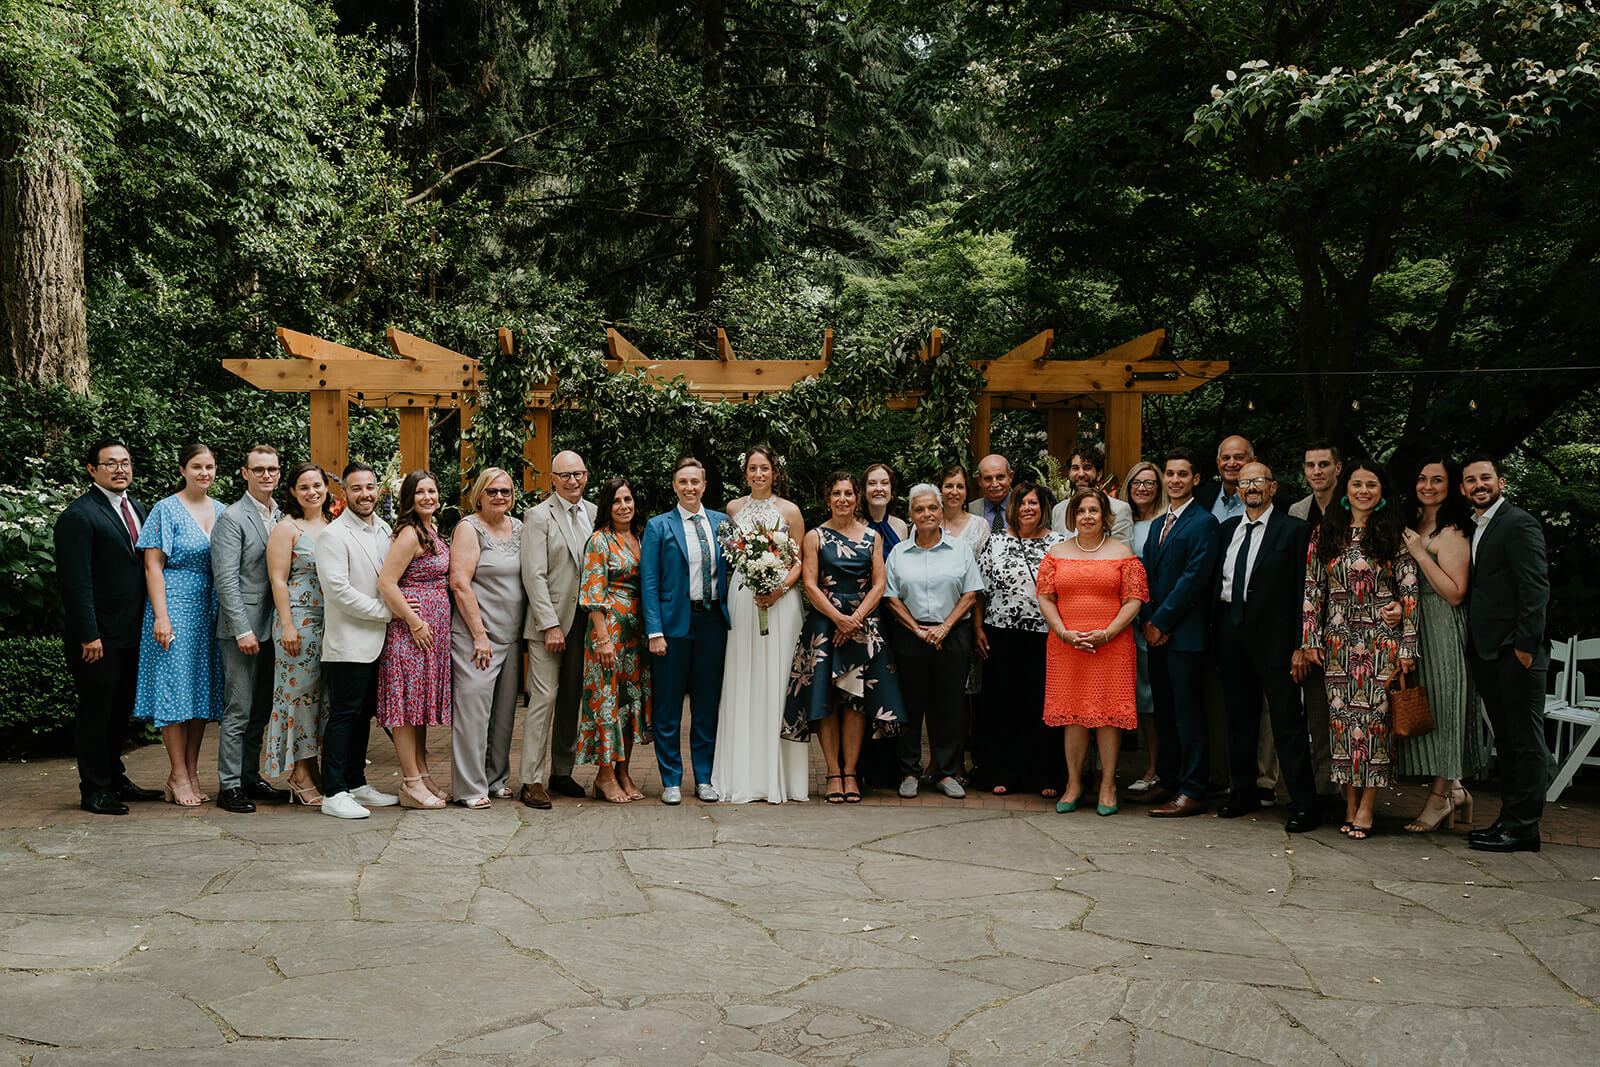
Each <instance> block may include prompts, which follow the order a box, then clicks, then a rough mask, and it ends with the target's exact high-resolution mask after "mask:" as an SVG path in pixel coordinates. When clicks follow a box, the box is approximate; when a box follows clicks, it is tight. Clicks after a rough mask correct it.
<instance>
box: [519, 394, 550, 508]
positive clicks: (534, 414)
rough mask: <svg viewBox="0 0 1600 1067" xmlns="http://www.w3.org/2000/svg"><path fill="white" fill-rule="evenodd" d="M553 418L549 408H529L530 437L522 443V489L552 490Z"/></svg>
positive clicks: (529, 490) (528, 491) (530, 490)
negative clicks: (551, 446)
mask: <svg viewBox="0 0 1600 1067" xmlns="http://www.w3.org/2000/svg"><path fill="white" fill-rule="evenodd" d="M553 421H554V420H553V419H552V418H551V415H550V409H549V408H530V409H529V410H528V439H527V440H526V441H524V442H523V444H522V464H523V467H522V491H523V492H524V493H531V492H533V491H534V490H535V489H542V490H544V491H545V492H547V493H548V492H550V489H551V486H552V485H553V484H554V483H553V482H552V481H551V478H550V429H551V424H552V423H553Z"/></svg>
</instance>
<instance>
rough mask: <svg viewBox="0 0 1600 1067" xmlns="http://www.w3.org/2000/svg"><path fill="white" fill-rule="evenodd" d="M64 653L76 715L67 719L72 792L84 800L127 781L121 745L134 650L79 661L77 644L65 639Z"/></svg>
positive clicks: (135, 670) (132, 687)
mask: <svg viewBox="0 0 1600 1067" xmlns="http://www.w3.org/2000/svg"><path fill="white" fill-rule="evenodd" d="M65 653H66V657H67V666H68V667H69V669H70V670H71V671H72V681H73V685H74V686H75V687H76V688H77V690H78V712H77V714H76V715H74V716H73V719H72V740H73V746H74V748H75V749H76V751H77V756H78V789H79V790H80V791H81V792H82V793H83V795H84V796H88V795H89V794H90V793H94V792H97V791H99V790H102V789H116V788H117V786H118V785H120V784H121V783H122V780H123V779H124V778H125V777H127V768H126V767H124V766H123V764H122V746H123V744H124V743H125V742H126V741H127V739H128V722H129V720H130V719H131V718H132V717H133V698H134V693H135V692H136V691H137V689H138V684H139V650H138V648H108V649H106V650H105V653H104V655H102V656H101V657H100V658H99V659H98V660H96V661H95V662H93V663H85V662H84V661H83V646H82V645H80V644H78V643H77V642H74V641H68V642H67V643H66V647H65Z"/></svg>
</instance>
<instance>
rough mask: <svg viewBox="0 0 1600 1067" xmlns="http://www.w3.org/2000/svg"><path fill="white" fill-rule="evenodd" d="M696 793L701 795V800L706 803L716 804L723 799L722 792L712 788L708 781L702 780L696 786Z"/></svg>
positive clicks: (698, 795)
mask: <svg viewBox="0 0 1600 1067" xmlns="http://www.w3.org/2000/svg"><path fill="white" fill-rule="evenodd" d="M694 795H695V796H697V797H699V798H700V800H701V802H702V803H705V804H715V803H716V802H717V801H719V800H721V799H722V794H721V793H719V792H717V791H716V790H715V789H713V788H711V786H710V784H709V783H707V782H701V783H700V784H699V785H697V786H695V787H694Z"/></svg>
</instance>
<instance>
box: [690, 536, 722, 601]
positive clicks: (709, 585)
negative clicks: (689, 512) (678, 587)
mask: <svg viewBox="0 0 1600 1067" xmlns="http://www.w3.org/2000/svg"><path fill="white" fill-rule="evenodd" d="M694 535H695V536H696V537H698V538H699V539H700V596H701V597H702V598H703V599H704V600H705V602H706V603H708V604H709V603H710V602H711V601H713V600H715V599H716V598H717V578H716V570H715V569H714V568H715V565H716V564H715V560H713V559H712V557H711V539H710V537H708V536H707V535H706V517H705V516H704V515H695V516H694Z"/></svg>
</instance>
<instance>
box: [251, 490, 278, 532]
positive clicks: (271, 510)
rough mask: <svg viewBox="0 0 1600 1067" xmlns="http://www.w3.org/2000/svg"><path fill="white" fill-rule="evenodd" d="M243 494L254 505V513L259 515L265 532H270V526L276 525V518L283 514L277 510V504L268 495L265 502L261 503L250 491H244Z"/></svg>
mask: <svg viewBox="0 0 1600 1067" xmlns="http://www.w3.org/2000/svg"><path fill="white" fill-rule="evenodd" d="M245 496H246V497H249V499H250V503H252V504H254V505H255V506H256V514H258V515H260V516H261V525H263V526H265V527H266V528H267V533H269V534H270V533H272V528H273V527H274V526H276V525H278V519H280V518H281V517H282V516H283V513H282V512H281V511H279V510H278V505H277V504H276V503H274V502H273V500H272V498H271V497H268V498H267V502H266V503H265V504H263V503H262V502H261V501H259V500H257V499H256V498H255V497H254V496H253V495H251V494H250V493H246V494H245Z"/></svg>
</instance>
